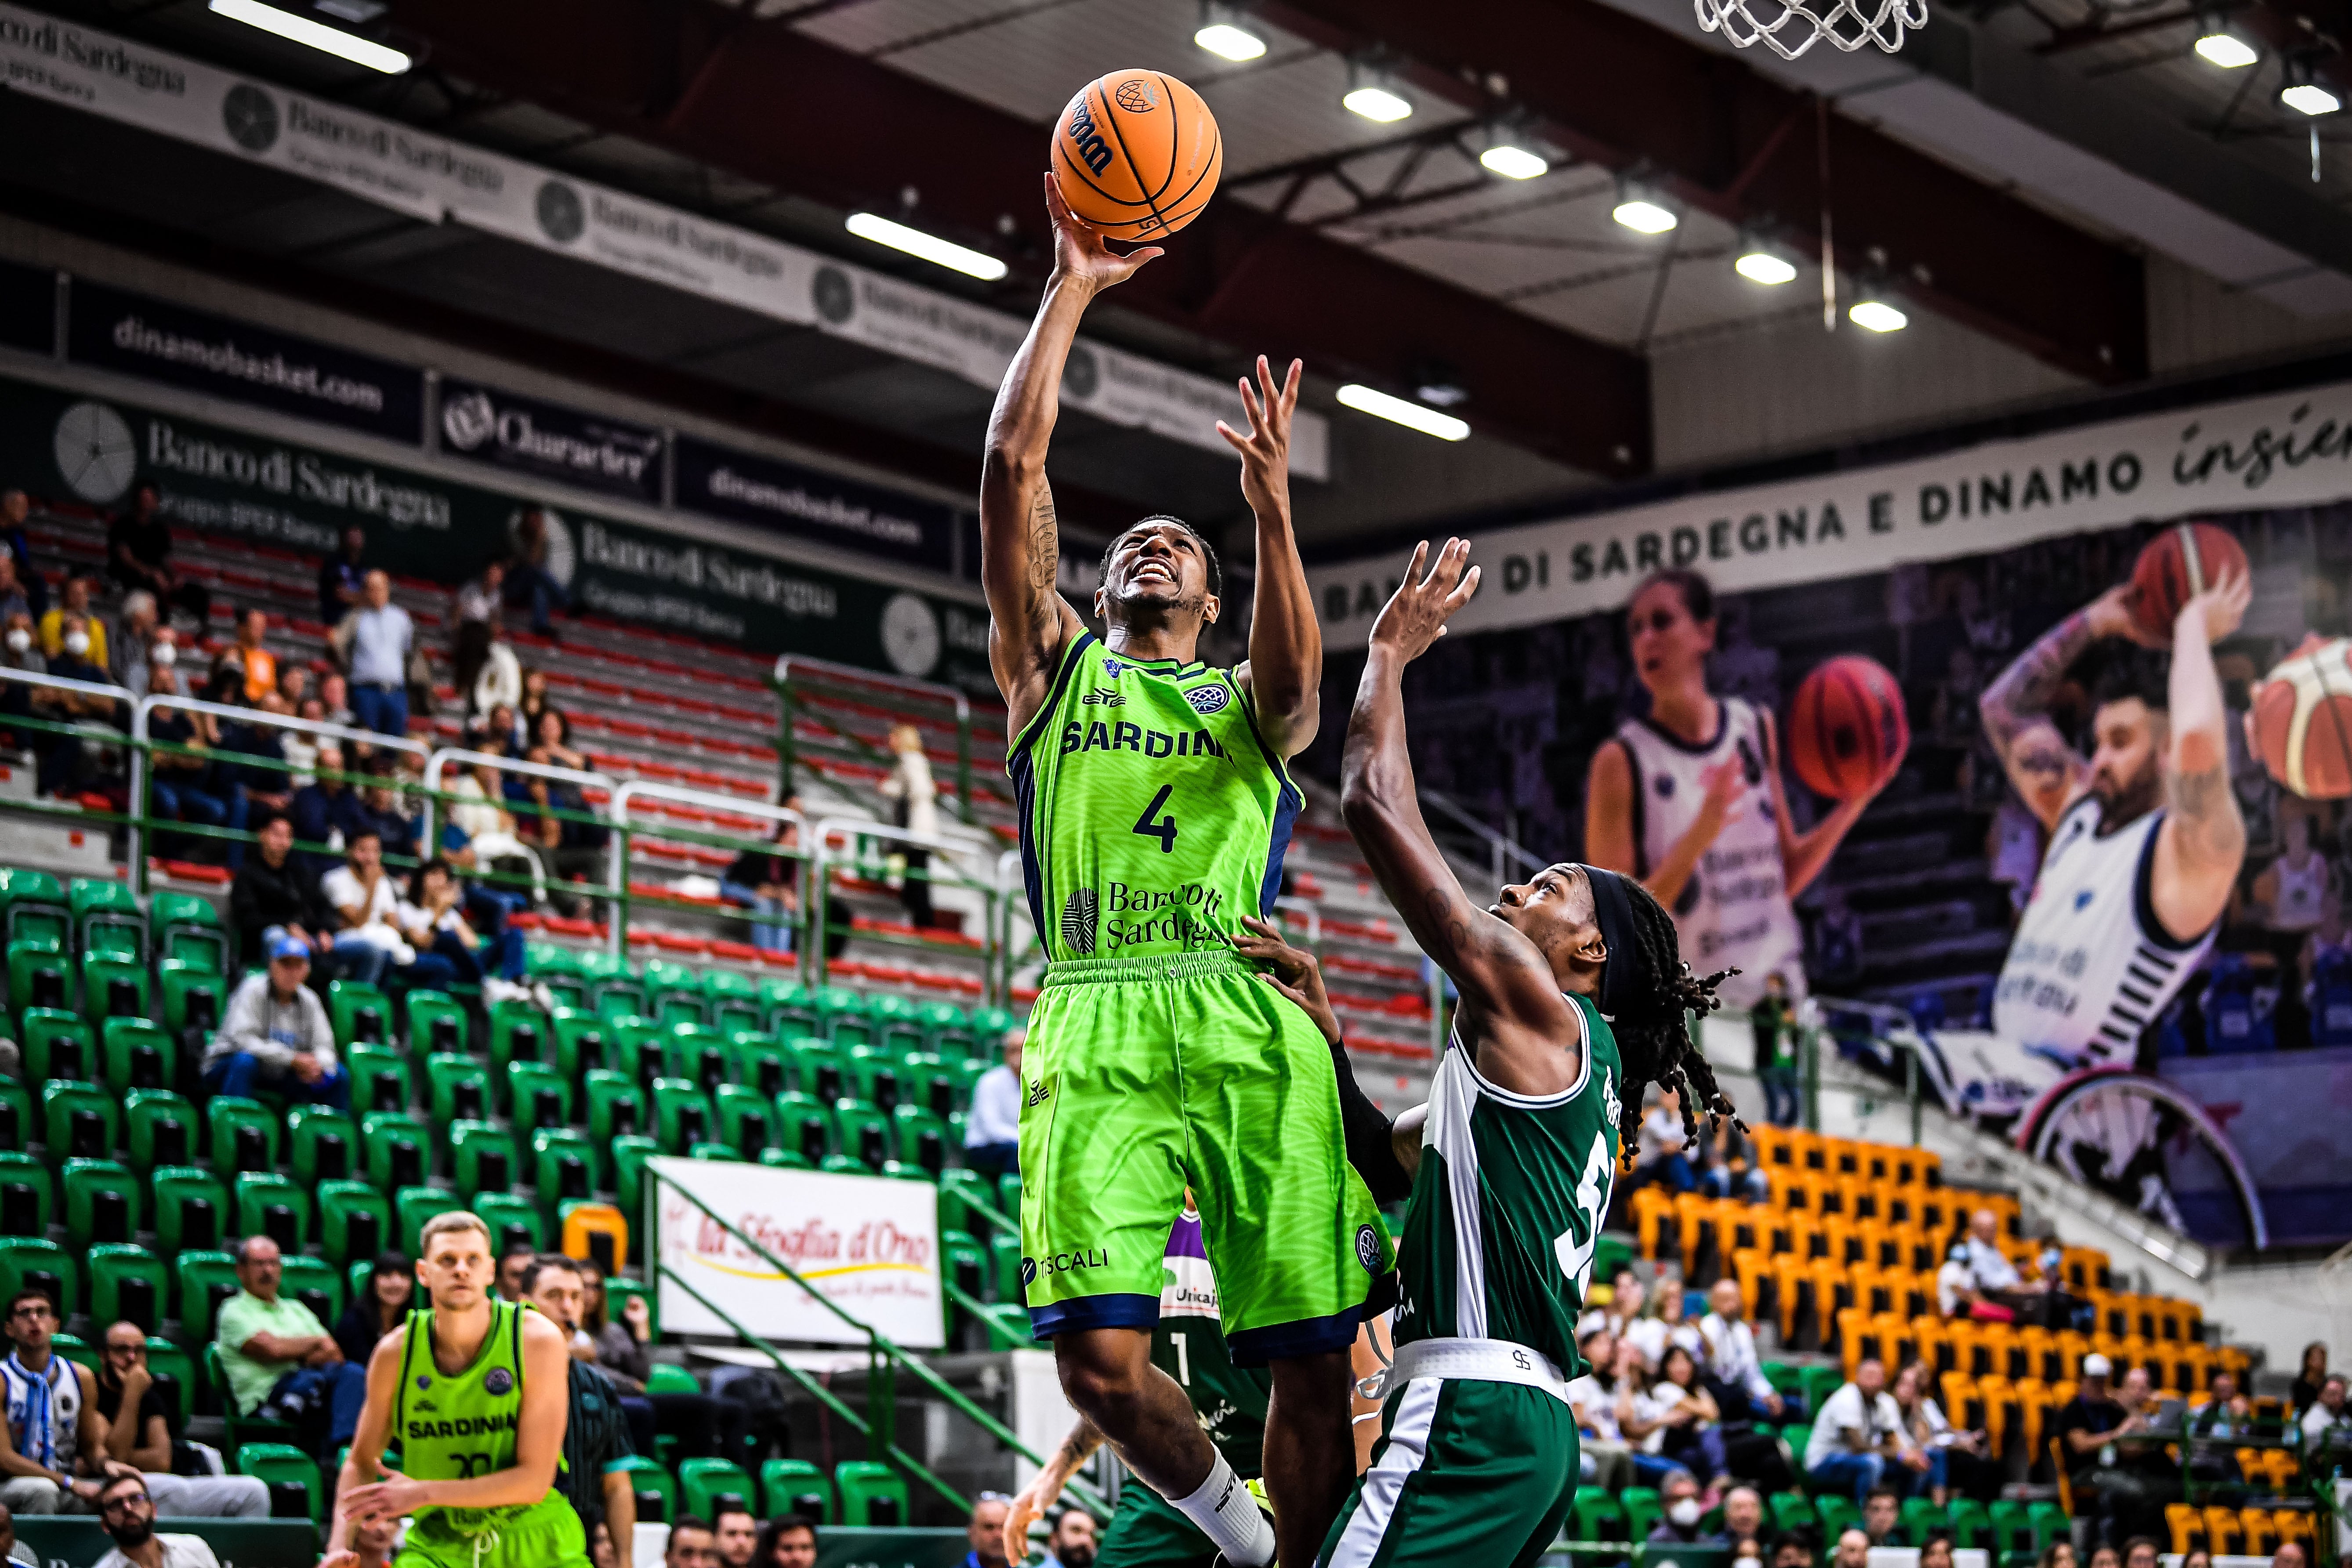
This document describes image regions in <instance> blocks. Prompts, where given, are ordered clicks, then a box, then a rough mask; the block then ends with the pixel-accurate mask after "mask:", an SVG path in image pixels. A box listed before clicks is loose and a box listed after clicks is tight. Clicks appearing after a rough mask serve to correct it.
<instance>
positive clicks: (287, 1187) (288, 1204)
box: [232, 1171, 310, 1257]
mask: <svg viewBox="0 0 2352 1568" xmlns="http://www.w3.org/2000/svg"><path fill="white" fill-rule="evenodd" d="M232 1185H233V1187H234V1190H235V1192H236V1234H237V1235H239V1236H267V1237H269V1238H270V1239H271V1240H273V1241H275V1242H277V1243H278V1247H279V1248H280V1249H282V1250H283V1251H285V1252H286V1253H288V1254H289V1257H290V1255H291V1254H293V1253H297V1252H299V1251H301V1250H302V1247H303V1246H304V1245H305V1244H306V1243H307V1242H308V1241H309V1240H310V1193H309V1192H308V1191H307V1190H306V1189H305V1188H304V1187H303V1186H302V1185H301V1184H299V1182H297V1181H295V1180H294V1178H293V1177H291V1176H281V1175H279V1174H278V1173H277V1172H275V1171H240V1172H238V1173H237V1174H236V1180H235V1181H234V1183H233V1184H232ZM288 1237H292V1239H291V1240H289V1239H288Z"/></svg>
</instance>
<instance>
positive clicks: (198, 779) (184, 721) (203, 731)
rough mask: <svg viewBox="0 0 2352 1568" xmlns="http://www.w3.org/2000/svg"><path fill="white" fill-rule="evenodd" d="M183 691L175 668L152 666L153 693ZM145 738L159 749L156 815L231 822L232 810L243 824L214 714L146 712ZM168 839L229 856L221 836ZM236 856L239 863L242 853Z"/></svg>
mask: <svg viewBox="0 0 2352 1568" xmlns="http://www.w3.org/2000/svg"><path fill="white" fill-rule="evenodd" d="M179 691H180V679H179V676H178V674H177V673H176V672H175V671H173V670H172V669H170V668H165V667H162V666H156V667H152V668H151V669H150V671H149V675H148V695H149V696H151V697H158V698H163V697H176V696H178V695H179ZM147 738H148V740H150V741H152V742H155V749H154V750H152V751H151V752H148V753H147V767H148V803H149V805H152V807H153V809H154V815H156V816H168V817H171V818H173V819H174V820H176V821H180V822H193V823H196V824H199V825H201V826H205V827H226V826H232V824H231V822H230V818H231V816H235V818H236V821H235V823H234V825H233V826H235V827H236V828H242V827H244V826H245V825H246V822H247V816H248V811H247V805H246V801H245V797H244V796H243V795H240V794H238V793H237V788H236V784H235V782H234V781H230V782H226V783H223V782H220V780H219V777H218V775H220V774H221V773H222V772H223V770H222V769H221V767H220V766H219V765H218V758H217V756H216V755H215V746H216V744H217V742H219V740H220V729H219V726H218V724H217V723H216V722H215V721H214V719H213V716H212V715H211V714H209V713H197V712H192V711H190V710H187V709H184V708H179V707H170V708H163V707H158V708H155V709H152V710H150V711H149V713H148V715H147ZM168 842H170V843H171V844H172V845H173V848H174V850H175V852H177V853H178V854H180V855H182V856H184V857H186V858H195V859H205V860H210V861H214V862H215V863H225V862H226V860H227V859H228V846H227V845H226V843H225V842H223V841H222V840H220V839H218V838H197V837H190V836H188V835H184V834H173V835H172V836H171V837H170V839H169V840H168ZM238 859H239V865H240V868H241V867H242V864H243V859H244V858H243V857H241V856H240V857H239V858H238ZM270 923H273V922H270V921H264V922H263V924H265V925H267V924H270Z"/></svg>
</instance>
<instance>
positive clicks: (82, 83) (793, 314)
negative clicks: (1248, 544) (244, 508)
mask: <svg viewBox="0 0 2352 1568" xmlns="http://www.w3.org/2000/svg"><path fill="white" fill-rule="evenodd" d="M0 85H5V86H7V87H9V88H11V89H15V90H16V91H18V92H24V93H28V94H31V95H33V96H35V97H37V98H40V99H43V100H47V101H49V102H52V103H61V104H65V105H67V106H68V107H71V108H75V109H79V110H85V111H87V112H89V113H92V114H102V115H104V116H106V117H107V118H109V119H110V120H119V121H125V122H127V123H130V124H133V125H137V126H140V127H142V128H143V129H146V130H148V131H152V132H156V133H158V134H161V135H165V136H171V137H174V138H176V139H178V140H180V141H183V142H194V143H195V144H196V145H198V146H202V147H208V148H211V149H213V150H214V151H215V152H218V153H226V154H229V155H231V156H234V157H238V158H243V159H247V160H249V161H251V162H255V163H266V164H268V165H269V166H270V167H272V168H275V169H278V170H280V171H282V172H284V173H287V174H299V175H300V176H302V177H304V178H306V179H311V180H317V181H319V182H320V183H322V184H331V185H333V186H335V187H337V188H338V189H341V190H344V191H347V192H350V193H351V194H352V195H357V196H361V197H363V198H364V199H366V200H369V201H373V202H377V203H380V204H382V205H384V206H388V207H391V208H393V209H394V210H395V211H398V212H403V213H406V214H408V215H409V216H413V217H416V218H420V219H422V220H424V221H425V222H427V223H440V222H443V221H445V220H455V221H457V222H459V223H463V224H467V225H469V226H473V227H475V228H479V229H483V230H487V231H488V232H490V233H493V234H497V235H500V236H503V237H506V238H508V239H510V240H513V241H516V242H517V243H519V244H522V245H529V246H532V247H536V248H539V249H541V250H549V251H553V252H556V253H558V254H561V255H565V256H570V257H572V258H575V259H578V260H582V261H585V262H588V263H590V264H592V265H594V266H599V267H605V268H612V269H613V270H614V271H618V272H625V273H628V274H630V275H632V276H634V277H637V278H642V279H646V280H648V281H651V282H656V283H660V284H663V285H665V286H667V287H668V288H672V289H683V290H685V291H687V292H688V293H692V294H698V295H701V296H702V297H704V298H706V299H711V300H721V301H723V302H725V303H727V304H730V305H734V306H737V307H740V308H741V309H743V310H754V311H757V312H759V313H760V314H761V315H764V316H768V317H772V318H773V319H775V320H778V321H791V322H793V323H795V324H798V325H802V326H814V327H815V328H817V329H818V330H820V331H825V332H830V333H832V334H834V335H835V336H839V337H845V338H853V339H856V341H858V342H864V343H867V344H870V345H871V346H873V347H875V348H877V349H880V350H883V351H884V352H887V353H894V354H898V355H901V356H903V357H905V358H908V359H912V360H917V361H919V362H921V363H925V364H929V365H932V366H934V367H936V368H938V369H940V370H944V371H946V372H948V373H949V374H953V375H958V376H961V377H962V378H964V379H965V380H967V381H971V382H972V383H974V384H978V385H981V386H985V387H990V388H993V387H994V386H995V385H996V384H997V383H998V382H999V381H1000V380H1001V379H1003V374H1004V369H1005V366H1006V365H1008V364H1009V363H1012V359H1013V351H1014V349H1016V348H1018V347H1019V346H1020V342H1021V338H1022V335H1023V333H1024V331H1025V330H1026V327H1025V324H1024V322H1022V321H1020V320H1018V319H1017V318H1015V317H1013V316H1010V315H1007V314H1006V313H1004V312H1003V311H1001V310H990V309H988V308H987V307H985V306H982V305H975V304H971V303H969V302H968V301H965V300H959V299H956V298H955V297H953V296H951V295H948V294H941V293H937V292H934V291H932V290H930V289H923V288H919V287H918V286H916V285H914V284H910V283H903V282H900V281H898V279H894V278H890V277H887V276H886V275H884V274H882V273H878V272H870V271H868V270H866V268H859V267H853V266H850V265H848V264H846V263H843V262H836V261H833V260H830V259H828V258H824V257H822V256H819V255H818V254H816V253H815V252H814V251H809V250H803V249H802V248H800V247H797V246H793V245H787V244H784V243H782V241H779V240H774V239H771V238H769V237H766V236H764V235H761V234H755V233H753V232H752V231H751V230H749V229H743V228H737V227H734V226H731V225H728V224H723V223H714V222H711V221H710V220H709V219H706V218H700V217H697V216H694V215H692V214H690V213H686V212H681V211H679V210H677V208H674V207H667V206H664V205H661V204H659V203H657V202H649V201H644V200H641V199H639V198H637V197H635V196H632V195H625V194H624V193H622V192H619V191H614V190H611V189H608V188H606V187H604V186H601V185H595V184H590V183H588V182H587V181H584V180H575V179H572V178H570V177H568V176H561V177H559V176H557V175H555V174H551V173H550V172H549V171H548V170H545V169H542V168H540V167H537V166H536V165H533V164H530V163H524V162H522V161H521V160H520V159H515V158H509V157H506V156H504V155H503V154H500V153H490V152H486V151H484V150H483V149H481V148H478V147H472V146H468V145H467V144H466V143H464V142H452V141H449V140H448V139H446V138H445V137H439V136H435V135H432V134H431V133H429V132H423V131H419V130H417V129H415V127H413V126H408V125H404V124H402V123H400V122H398V121H391V120H383V119H379V118H378V117H376V116H374V115H372V114H366V113H362V111H360V110H353V109H347V108H344V107H343V106H342V105H341V104H336V103H331V102H329V101H327V100H324V99H315V98H310V97H307V96H305V95H303V94H301V93H298V92H289V91H287V90H285V89H282V88H279V87H277V86H276V85H274V84H271V83H267V82H260V81H256V80H252V79H248V78H244V77H239V76H236V75H235V74H233V73H231V72H228V71H224V70H219V69H216V68H214V67H211V66H207V65H205V64H203V63H202V62H200V61H197V60H193V59H190V58H185V57H184V56H180V55H174V54H172V53H169V52H167V51H165V50H162V49H156V48H151V47H148V46H146V45H144V44H140V43H135V42H133V41H131V40H130V39H128V38H122V37H117V36H115V35H113V34H110V33H105V32H101V31H99V30H97V29H95V28H91V27H84V26H79V25H77V24H75V23H72V22H68V21H64V20H61V19H59V18H58V17H54V16H43V15H41V14H40V13H38V12H36V11H27V10H25V9H23V8H21V7H18V6H14V5H0ZM1062 395H1063V399H1064V401H1065V403H1066V405H1069V406H1072V407H1076V408H1081V409H1084V410H1085V411H1087V413H1089V414H1092V415H1095V416H1097V417H1098V418H1102V419H1106V420H1108V421H1110V422H1111V423H1113V424H1116V425H1129V426H1140V427H1142V428H1145V429H1148V430H1150V431H1152V432H1154V433H1155V434H1158V435H1161V436H1165V437H1170V438H1171V439H1173V440H1178V441H1182V442H1185V443H1186V444H1188V445H1191V446H1195V447H1204V448H1206V449H1208V450H1210V451H1213V452H1223V451H1225V450H1227V447H1226V446H1225V443H1224V438H1223V437H1221V436H1219V435H1218V434H1217V430H1216V422H1217V421H1218V420H1219V419H1221V418H1222V419H1227V420H1233V421H1235V422H1238V421H1239V420H1240V417H1241V403H1240V399H1239V396H1238V395H1237V394H1236V392H1235V390H1234V386H1233V385H1232V384H1230V383H1226V382H1223V381H1219V380H1217V379H1215V378H1213V377H1210V376H1204V375H1196V374H1193V373H1192V372H1190V371H1184V370H1178V369H1176V368H1174V367H1172V366H1170V365H1165V364H1161V363H1157V362H1155V361H1151V360H1147V359H1143V358H1140V357H1139V356H1137V355H1134V354H1129V353H1123V352H1121V351H1119V350H1118V349H1114V348H1111V347H1109V346H1108V345H1107V344H1102V343H1081V344H1080V345H1079V348H1078V349H1077V351H1076V352H1075V353H1073V354H1072V355H1071V359H1070V368H1069V371H1068V373H1067V374H1066V375H1065V376H1064V378H1063V384H1062ZM1328 443H1329V428H1328V425H1327V423H1326V422H1325V421H1324V419H1323V418H1322V416H1319V415H1317V414H1313V413H1311V412H1308V411H1306V410H1301V411H1300V412H1299V414H1298V416H1297V421H1296V423H1295V424H1294V426H1293V428H1292V438H1291V468H1292V470H1293V471H1294V472H1296V473H1298V474H1301V475H1304V476H1305V477H1307V478H1308V479H1322V478H1324V477H1325V476H1326V474H1327V473H1328Z"/></svg>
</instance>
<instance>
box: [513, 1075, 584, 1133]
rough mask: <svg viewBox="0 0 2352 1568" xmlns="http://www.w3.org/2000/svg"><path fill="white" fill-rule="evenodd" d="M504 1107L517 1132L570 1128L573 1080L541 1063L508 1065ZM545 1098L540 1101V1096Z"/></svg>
mask: <svg viewBox="0 0 2352 1568" xmlns="http://www.w3.org/2000/svg"><path fill="white" fill-rule="evenodd" d="M506 1082H507V1094H506V1099H507V1105H508V1107H509V1113H510V1114H511V1115H512V1116H513V1118H514V1123H515V1125H516V1126H517V1127H518V1128H521V1129H523V1130H525V1131H529V1130H530V1129H534V1128H540V1127H568V1126H570V1125H571V1124H572V1080H571V1079H567V1078H565V1077H564V1076H563V1075H562V1073H561V1072H559V1071H557V1070H556V1069H555V1068H551V1067H550V1066H548V1065H547V1064H546V1063H544V1062H509V1063H508V1064H507V1068H506ZM541 1095H545V1096H547V1097H548V1098H547V1099H546V1100H541V1098H540V1097H541Z"/></svg>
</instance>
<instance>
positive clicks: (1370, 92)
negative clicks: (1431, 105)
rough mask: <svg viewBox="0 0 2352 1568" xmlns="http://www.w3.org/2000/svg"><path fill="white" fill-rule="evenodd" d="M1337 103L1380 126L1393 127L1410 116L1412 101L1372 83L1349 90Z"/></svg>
mask: <svg viewBox="0 0 2352 1568" xmlns="http://www.w3.org/2000/svg"><path fill="white" fill-rule="evenodd" d="M1339 101H1340V102H1341V103H1342V104H1345V105H1346V106H1347V107H1348V108H1349V110H1352V111H1354V112H1355V113H1358V114H1360V115H1362V116H1363V117H1364V118H1365V119H1367V120H1372V121H1379V122H1380V123H1381V124H1382V125H1393V124H1394V123H1396V122H1397V121H1400V120H1405V119H1409V118H1411V116H1412V100H1411V99H1409V98H1407V97H1405V96H1404V95H1403V94H1402V93H1399V92H1393V91H1391V90H1390V89H1387V88H1385V87H1381V86H1379V85H1378V84H1376V83H1373V82H1366V83H1365V84H1364V85H1363V86H1361V87H1359V88H1352V89H1349V93H1348V96H1347V97H1345V98H1343V99H1341V100H1339Z"/></svg>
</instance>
